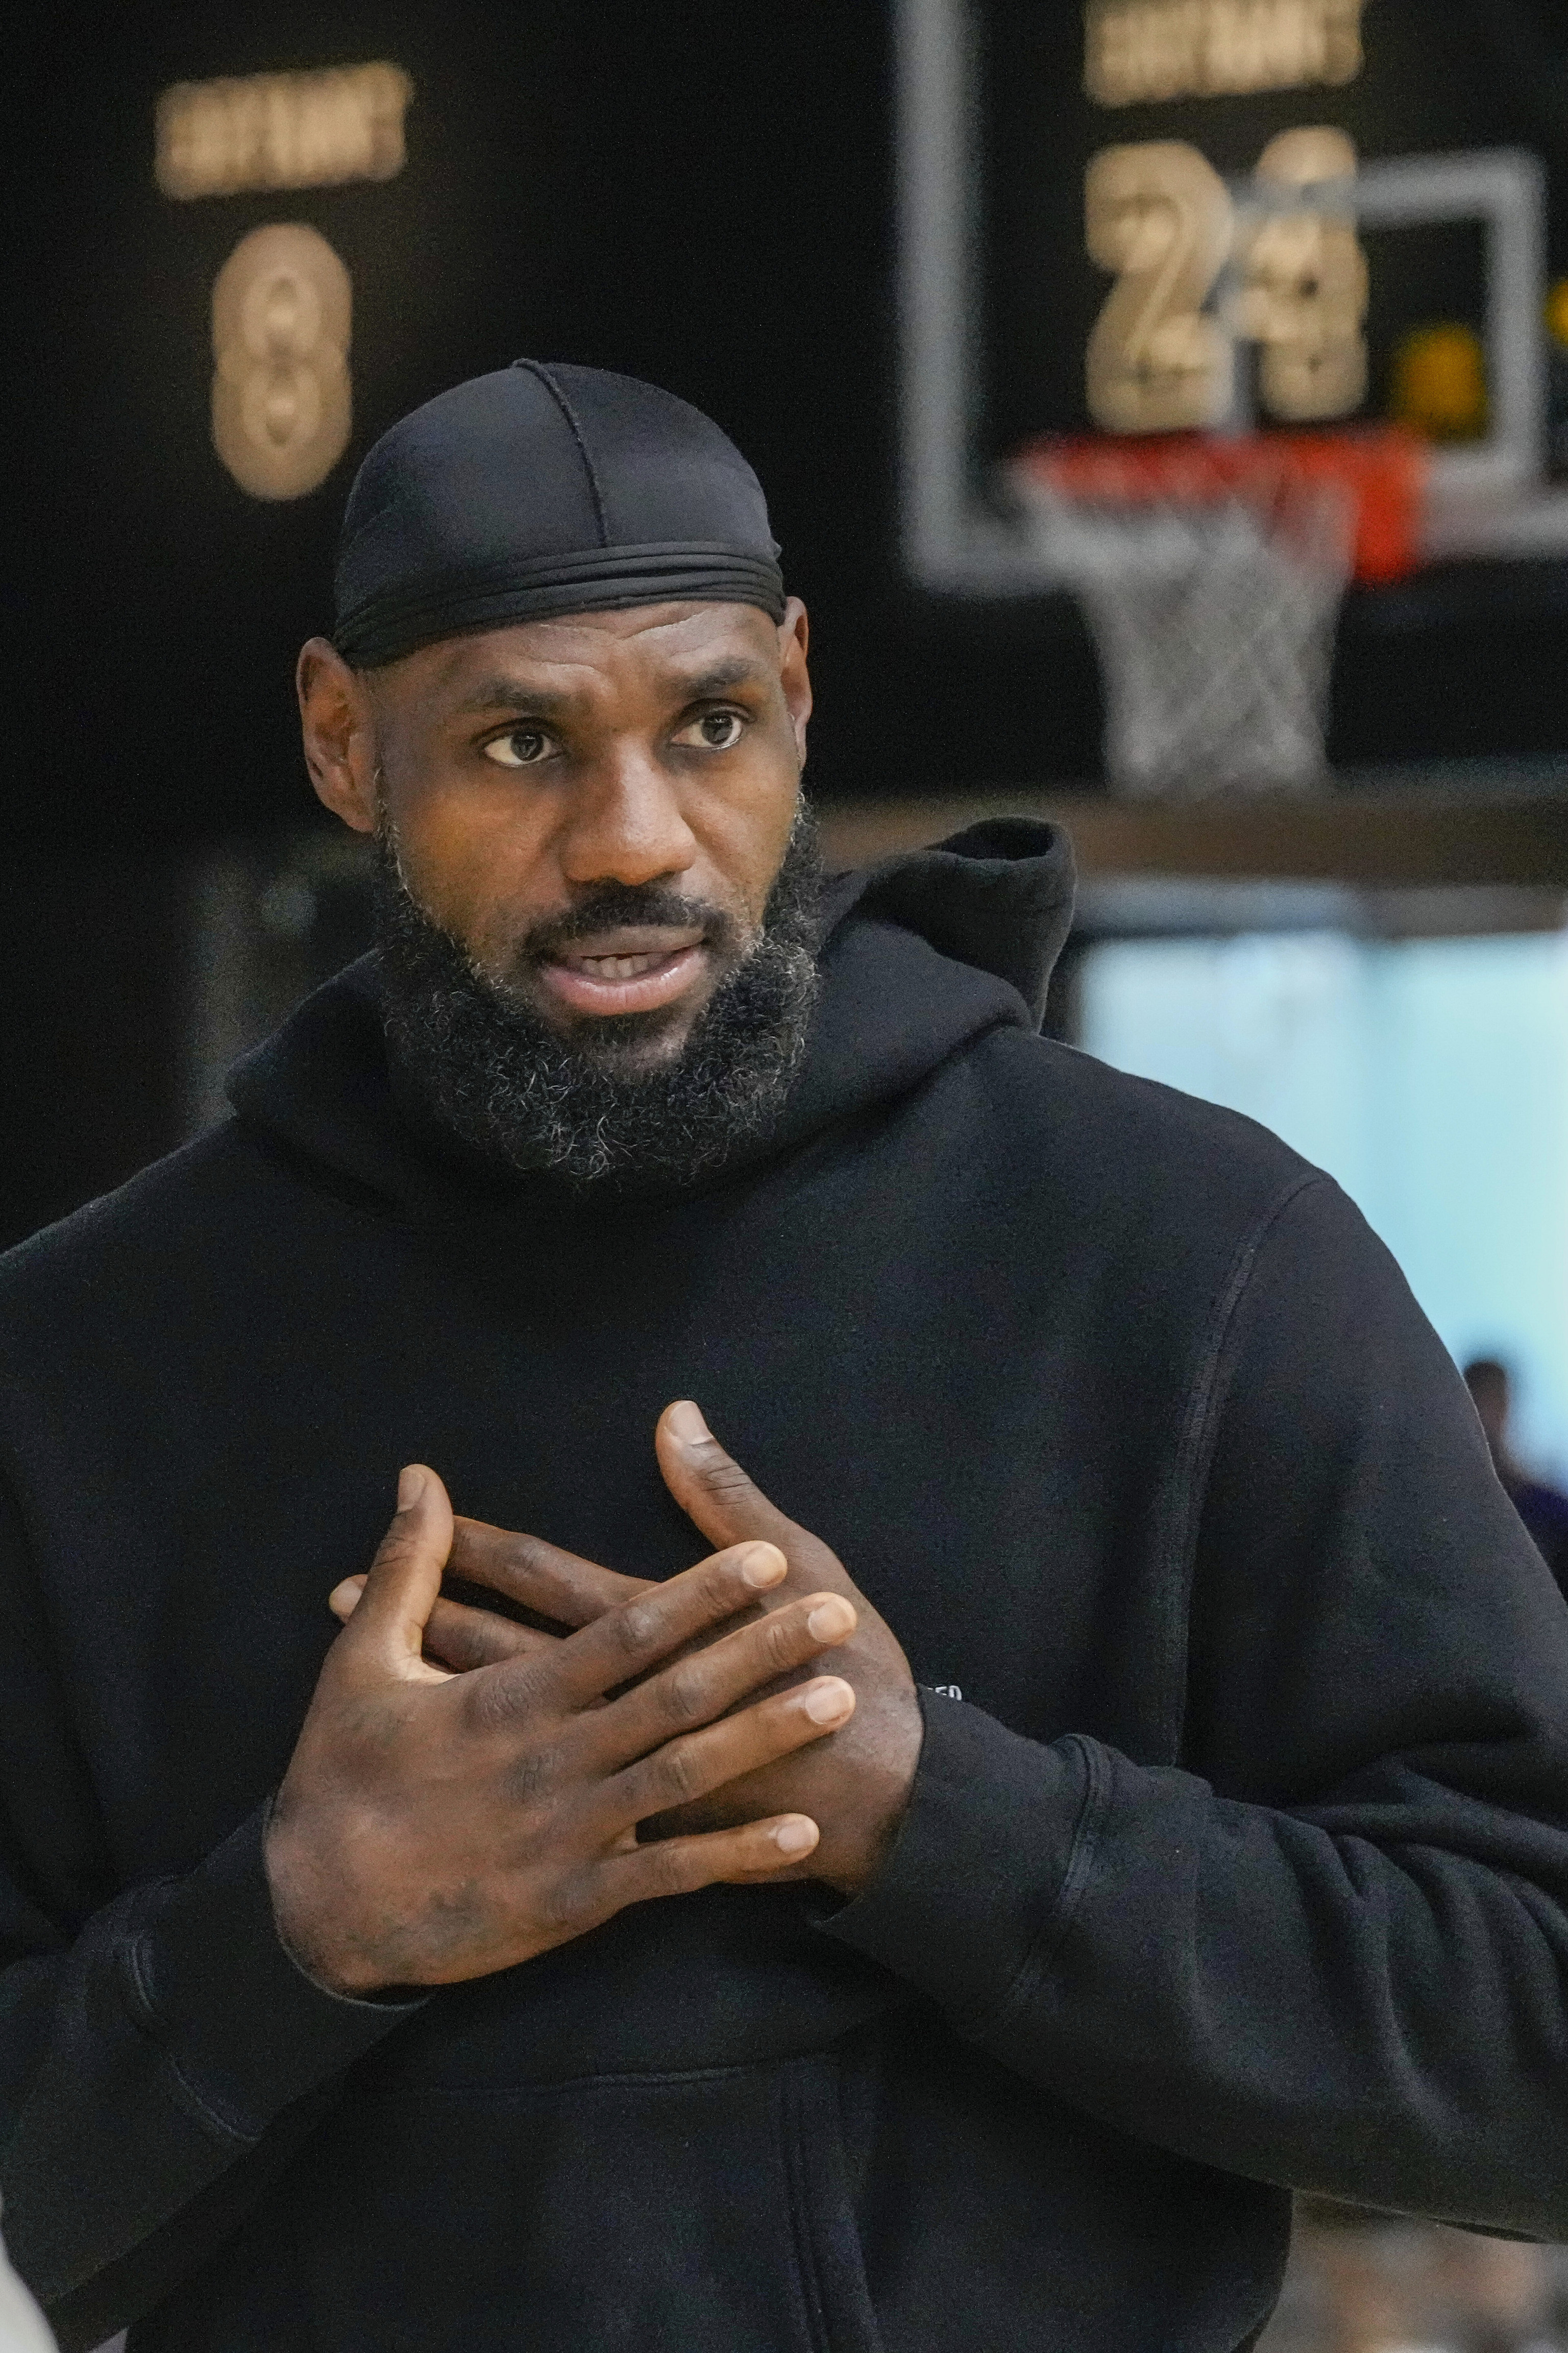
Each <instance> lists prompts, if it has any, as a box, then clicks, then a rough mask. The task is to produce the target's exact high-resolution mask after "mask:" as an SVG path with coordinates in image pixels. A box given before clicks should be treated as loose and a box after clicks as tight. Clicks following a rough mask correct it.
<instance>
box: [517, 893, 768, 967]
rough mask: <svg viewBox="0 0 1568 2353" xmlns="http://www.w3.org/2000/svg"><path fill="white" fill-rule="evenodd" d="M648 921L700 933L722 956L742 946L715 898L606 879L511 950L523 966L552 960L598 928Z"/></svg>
mask: <svg viewBox="0 0 1568 2353" xmlns="http://www.w3.org/2000/svg"><path fill="white" fill-rule="evenodd" d="M622 924H625V925H626V926H627V927H628V928H629V927H630V926H632V925H634V924H635V925H638V926H642V925H645V924H646V925H649V926H651V927H653V928H654V929H668V930H669V931H672V932H674V931H700V932H701V933H702V934H704V936H705V938H706V940H707V944H708V945H709V946H710V947H712V948H717V949H718V950H719V951H720V952H721V954H726V953H729V952H731V951H732V950H734V949H737V948H739V947H740V946H741V945H742V931H741V926H740V924H739V923H737V921H736V919H735V917H734V916H733V914H731V912H730V910H729V909H728V908H726V907H721V906H717V905H716V904H715V903H714V902H712V901H711V900H707V899H686V898H682V896H681V894H680V892H679V891H672V890H671V889H669V887H668V884H663V883H658V882H647V883H634V882H626V883H622V882H606V883H603V884H601V885H600V886H599V887H598V888H597V889H596V890H595V891H593V892H590V893H589V894H588V896H587V897H586V898H584V899H581V900H579V901H578V902H577V904H576V905H575V906H574V907H569V908H567V909H565V910H564V912H563V913H561V914H559V915H547V916H545V917H543V918H542V920H541V921H540V922H539V923H532V924H531V925H530V926H529V928H528V930H527V931H526V932H525V933H524V934H523V935H522V937H521V939H520V940H519V941H518V942H517V944H516V946H515V947H514V949H513V951H512V956H513V961H514V962H515V963H516V964H519V965H541V964H548V963H550V962H551V961H552V959H553V958H554V957H555V956H556V955H559V954H560V952H561V950H562V949H563V948H568V947H571V946H572V945H573V944H574V942H575V941H577V940H584V939H588V938H591V937H592V935H593V934H595V932H606V931H614V930H615V929H616V928H617V927H618V926H619V925H622Z"/></svg>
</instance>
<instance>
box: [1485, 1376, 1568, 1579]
mask: <svg viewBox="0 0 1568 2353" xmlns="http://www.w3.org/2000/svg"><path fill="white" fill-rule="evenodd" d="M1465 1387H1466V1388H1468V1390H1469V1392H1470V1401H1471V1403H1472V1404H1473V1405H1474V1407H1475V1409H1476V1412H1477V1414H1478V1415H1479V1419H1480V1425H1481V1428H1482V1429H1483V1430H1485V1432H1486V1437H1487V1445H1488V1446H1489V1449H1490V1451H1491V1458H1492V1468H1493V1470H1494V1471H1495V1472H1497V1474H1498V1477H1499V1478H1500V1480H1501V1482H1502V1485H1503V1492H1504V1493H1505V1494H1506V1495H1507V1497H1508V1499H1509V1502H1510V1504H1512V1505H1513V1508H1514V1510H1515V1511H1516V1512H1517V1513H1518V1514H1519V1516H1520V1518H1521V1520H1522V1521H1523V1522H1524V1525H1525V1526H1526V1527H1527V1528H1528V1529H1529V1531H1530V1535H1531V1542H1532V1544H1533V1545H1534V1546H1535V1549H1536V1551H1537V1552H1538V1553H1539V1554H1540V1555H1541V1557H1542V1560H1543V1561H1544V1562H1545V1563H1546V1566H1547V1567H1548V1568H1549V1569H1550V1570H1551V1571H1552V1576H1553V1577H1555V1578H1556V1579H1557V1582H1558V1585H1559V1586H1560V1587H1561V1588H1562V1589H1563V1592H1564V1593H1568V1495H1564V1494H1563V1493H1561V1492H1560V1491H1559V1490H1558V1489H1557V1488H1555V1487H1549V1486H1548V1485H1547V1484H1546V1482H1545V1481H1544V1480H1542V1479H1532V1478H1531V1475H1530V1473H1529V1472H1528V1471H1527V1470H1526V1469H1525V1468H1524V1466H1523V1464H1522V1463H1521V1461H1520V1460H1519V1458H1518V1456H1517V1455H1516V1454H1515V1452H1514V1451H1513V1433H1512V1429H1511V1424H1512V1420H1513V1398H1512V1394H1511V1391H1512V1383H1511V1382H1510V1379H1509V1373H1508V1366H1506V1365H1501V1364H1500V1363H1499V1362H1498V1360H1497V1358H1496V1357H1495V1356H1478V1357H1476V1358H1475V1360H1474V1361H1473V1362H1472V1363H1470V1364H1468V1365H1467V1366H1465Z"/></svg>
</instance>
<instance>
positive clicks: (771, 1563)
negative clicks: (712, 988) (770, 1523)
mask: <svg viewBox="0 0 1568 2353" xmlns="http://www.w3.org/2000/svg"><path fill="white" fill-rule="evenodd" d="M741 1575H742V1578H743V1579H744V1581H745V1583H746V1584H748V1585H759V1586H760V1585H778V1584H780V1583H782V1582H783V1580H784V1578H785V1577H787V1576H788V1575H789V1563H788V1561H787V1560H785V1558H784V1555H783V1553H782V1552H780V1550H779V1548H778V1546H777V1545H769V1544H764V1545H753V1546H752V1549H751V1551H750V1552H749V1553H748V1554H747V1555H746V1556H745V1558H744V1560H743V1561H742V1563H741ZM812 1632H813V1633H815V1632H816V1627H815V1626H814V1627H813V1628H812Z"/></svg>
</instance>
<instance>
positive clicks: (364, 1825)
mask: <svg viewBox="0 0 1568 2353" xmlns="http://www.w3.org/2000/svg"><path fill="white" fill-rule="evenodd" d="M655 1445H656V1450H657V1452H658V1462H659V1468H660V1470H661V1472H663V1475H664V1478H665V1482H666V1483H667V1485H668V1488H669V1490H670V1492H671V1493H672V1494H673V1495H674V1496H675V1498H676V1501H677V1502H678V1503H679V1504H680V1505H681V1507H682V1509H683V1510H684V1511H685V1512H686V1513H687V1514H688V1516H689V1518H690V1519H691V1520H692V1521H693V1522H694V1524H695V1525H696V1526H697V1527H698V1528H699V1529H700V1531H701V1533H702V1535H704V1536H706V1537H707V1538H708V1540H709V1541H710V1543H711V1544H713V1545H715V1546H717V1547H719V1549H718V1550H716V1551H715V1552H714V1554H713V1555H712V1556H710V1558H709V1559H707V1560H705V1561H701V1562H700V1563H699V1564H698V1566H697V1567H695V1568H690V1569H688V1570H686V1571H685V1572H684V1573H683V1574H682V1575H680V1576H679V1577H671V1578H669V1579H668V1581H667V1582H665V1583H663V1584H655V1583H649V1582H647V1581H646V1580H643V1579H639V1578H637V1577H623V1576H620V1575H618V1574H616V1572H615V1571H614V1570H611V1569H607V1568H604V1567H599V1566H598V1565H597V1564H596V1563H595V1562H592V1561H587V1560H583V1559H580V1558H578V1557H577V1556H574V1555H573V1554H571V1553H566V1552H563V1551H560V1550H559V1549H557V1548H556V1547H555V1546H552V1545H549V1544H546V1543H544V1542H542V1540H541V1539H540V1538H538V1537H534V1536H530V1535H514V1534H512V1533H510V1531H508V1530H505V1529H501V1528H494V1527H489V1526H485V1525H482V1524H480V1523H479V1522H476V1521H471V1520H462V1519H456V1518H455V1517H454V1515H453V1513H452V1509H451V1505H450V1503H449V1502H448V1500H447V1493H446V1490H445V1488H444V1487H443V1486H442V1483H441V1482H440V1480H439V1479H438V1478H437V1476H436V1474H435V1472H431V1471H428V1470H426V1469H424V1468H423V1466H411V1467H410V1469H409V1470H407V1471H405V1472H404V1474H403V1479H402V1481H401V1482H400V1485H399V1493H398V1502H399V1510H398V1514H397V1517H396V1518H395V1520H394V1522H393V1524H392V1526H391V1528H390V1529H389V1530H388V1533H387V1535H386V1537H385V1539H384V1542H383V1544H382V1546H381V1547H380V1549H379V1551H378V1552H377V1554H376V1557H375V1560H374V1564H373V1565H372V1567H371V1569H370V1571H369V1573H368V1576H366V1577H351V1578H348V1579H346V1580H345V1581H344V1582H343V1583H342V1585H340V1586H339V1587H338V1588H336V1589H335V1591H334V1592H333V1594H332V1596H331V1606H332V1608H333V1609H334V1610H335V1612H336V1613H337V1615H338V1616H339V1617H340V1618H341V1619H342V1620H344V1621H345V1622H344V1629H343V1632H342V1634H341V1635H340V1637H339V1639H338V1641H336V1642H335V1643H334V1644H333V1646H332V1649H331V1651H330V1652H329V1653H328V1656H327V1661H326V1663H325V1665H324V1666H323V1668H322V1672H321V1681H320V1683H318V1685H317V1689H316V1693H315V1696H314V1698H313V1699H312V1702H311V1704H310V1713H309V1715H307V1718H306V1722H305V1726H304V1729H303V1731H302V1732H301V1734H300V1742H299V1745H298V1746H297V1748H296V1750H295V1753H294V1756H293V1758H292V1759H291V1761H290V1764H289V1770H288V1773H287V1774H286V1776H285V1778H284V1781H283V1785H282V1788H280V1790H279V1794H278V1797H277V1799H276V1800H275V1803H274V1806H273V1810H272V1814H271V1818H270V1821H269V1824H268V1839H267V1862H268V1877H269V1880H270V1883H271V1889H272V1897H273V1905H274V1910H275V1913H276V1915H277V1919H278V1925H279V1933H280V1935H281V1936H282V1937H283V1939H284V1942H285V1943H286V1945H288V1947H289V1949H290V1950H291V1951H292V1952H293V1953H294V1955H295V1957H296V1958H297V1959H298V1960H299V1961H300V1963H301V1965H302V1966H303V1967H304V1968H306V1969H308V1970H309V1971H310V1973H311V1974H312V1975H314V1976H316V1977H317V1978H320V1979H321V1981H322V1982H323V1983H324V1984H326V1985H328V1986H329V1987H331V1988H332V1989H335V1990H338V1991H342V1992H345V1993H371V1992H378V1991H382V1990H384V1989H387V1988H389V1987H395V1986H424V1985H435V1984H442V1983H450V1982H454V1981H457V1980H459V1979H463V1978H474V1977H481V1976H486V1975H489V1974H490V1973H491V1972H493V1971H495V1970H497V1969H502V1968H510V1967H513V1966H515V1965H516V1964H517V1963H518V1962H520V1961H523V1960H526V1959H529V1958H531V1957H532V1956H533V1955H534V1954H536V1953H540V1952H543V1951H547V1950H548V1949H549V1948H550V1947H552V1946H554V1945H559V1944H563V1943H565V1942H567V1941H568V1940H569V1939H570V1938H572V1937H574V1936H581V1935H583V1934H584V1933H585V1932H586V1931H587V1930H588V1929H590V1928H593V1927H595V1926H598V1925H599V1924H600V1923H601V1922H602V1921H604V1920H605V1919H608V1918H609V1917H610V1916H611V1915H613V1914H614V1913H616V1912H617V1911H620V1910H621V1909H623V1908H624V1907H625V1906H626V1905H628V1904H634V1903H638V1902H642V1901H645V1900H647V1898H648V1897H650V1896H658V1895H668V1894H681V1893H687V1892H690V1891H692V1890H694V1889H696V1888H699V1887H703V1886H708V1885H711V1884H713V1883H716V1882H720V1881H727V1882H731V1883H735V1882H746V1881H752V1882H756V1881H773V1880H778V1879H805V1878H812V1879H818V1880H822V1881H825V1882H826V1883H828V1884H829V1885H831V1886H833V1887H835V1888H837V1889H838V1890H839V1891H840V1892H842V1893H844V1894H855V1893H857V1892H858V1890H859V1889H860V1888H862V1887H863V1886H865V1885H866V1883H867V1882H868V1880H869V1879H870V1878H871V1876H872V1875H873V1874H874V1873H875V1872H876V1870H877V1868H878V1866H879V1863H880V1862H881V1861H882V1859H883V1857H884V1855H885V1854H886V1852H887V1850H888V1848H889V1844H890V1843H891V1841H892V1837H893V1835H894V1832H895V1831H896V1830H897V1828H898V1825H899V1822H900V1820H901V1818H902V1815H903V1812H904V1810H905V1808H906V1806H907V1804H908V1801H909V1794H910V1787H911V1785H912V1783H913V1779H914V1773H915V1767H916V1764H917V1762H918V1759H919V1755H920V1746H921V1716H920V1707H919V1703H918V1700H917V1698H916V1695H915V1689H914V1683H913V1679H912V1677H911V1675H910V1669H909V1663H908V1662H907V1660H906V1659H905V1657H904V1654H903V1651H902V1650H901V1649H900V1645H899V1643H898V1641H897V1640H896V1639H895V1637H894V1636H893V1634H892V1633H891V1632H890V1631H889V1628H888V1627H887V1625H886V1624H885V1623H884V1621H883V1620H881V1619H880V1618H879V1616H878V1614H877V1612H876V1611H875V1610H874V1609H872V1608H871V1605H870V1604H869V1602H868V1601H867V1600H866V1599H865V1598H864V1596H863V1595H861V1594H859V1593H858V1592H857V1590H856V1588H855V1587H854V1586H853V1585H852V1584H851V1582H850V1580H849V1577H847V1574H846V1572H845V1570H844V1568H843V1567H842V1565H841V1564H840V1562H839V1561H838V1559H837V1556H835V1555H834V1554H833V1553H832V1552H831V1551H830V1550H829V1549H828V1547H827V1546H826V1545H825V1544H823V1543H822V1542H821V1541H820V1539H819V1538H817V1537H816V1536H813V1535H810V1534H809V1533H808V1532H807V1531H806V1530H805V1529H804V1528H801V1527H799V1526H797V1525H795V1522H794V1521H792V1520H789V1519H787V1518H786V1517H785V1516H784V1514H783V1513H782V1512H780V1511H778V1510H777V1509H775V1507H774V1506H773V1504H770V1503H769V1502H768V1501H767V1499H766V1497H765V1496H763V1494H762V1493H760V1492H759V1491H758V1489H757V1488H756V1487H755V1486H754V1485H753V1484H752V1481H751V1480H750V1479H749V1478H748V1477H747V1476H746V1474H745V1472H743V1471H742V1469H741V1467H740V1466H739V1465H738V1464H737V1463H735V1462H734V1461H732V1460H731V1457H730V1456H729V1455H728V1454H726V1453H725V1452H724V1451H723V1449H722V1447H721V1446H720V1445H719V1443H718V1441H717V1440H715V1439H714V1438H713V1437H712V1436H711V1435H710V1432H709V1431H708V1430H707V1428H706V1426H705V1424H704V1423H703V1420H702V1418H701V1415H700V1413H699V1412H698V1410H697V1409H696V1407H695V1406H692V1405H690V1404H679V1405H673V1406H670V1407H668V1409H666V1411H665V1413H664V1414H663V1415H662V1416H661V1418H660V1420H659V1423H658V1430H657V1433H656V1438H655ZM447 1571H449V1572H450V1573H451V1574H452V1575H453V1576H455V1577H461V1578H462V1579H464V1580H465V1581H466V1583H467V1584H468V1587H469V1588H474V1587H480V1588H488V1589H489V1590H490V1591H492V1592H494V1593H496V1594H498V1595H500V1596H502V1597H504V1598H505V1599H506V1600H507V1601H509V1602H510V1603H513V1604H516V1605H520V1606H521V1608H523V1609H526V1610H527V1611H528V1612H529V1613H530V1615H531V1618H532V1619H533V1620H543V1621H546V1622H547V1623H548V1624H550V1625H552V1626H559V1627H560V1628H562V1629H563V1632H562V1633H560V1634H555V1633H551V1632H547V1631H544V1630H541V1629H539V1628H537V1627H536V1626H535V1625H531V1624H524V1623H519V1622H517V1621H516V1620H513V1619H511V1618H510V1617H508V1616H503V1615H501V1614H500V1612H498V1611H492V1610H489V1609H483V1608H477V1607H474V1606H472V1605H470V1604H468V1603H465V1602H462V1601H458V1600H455V1599H450V1598H448V1597H447V1596H445V1595H443V1593H442V1590H441V1582H442V1577H443V1573H444V1572H447ZM829 1661H831V1665H832V1668H833V1670H834V1671H833V1672H831V1673H825V1672H822V1669H823V1668H824V1667H825V1666H826V1664H827V1663H828V1662H829Z"/></svg>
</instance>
